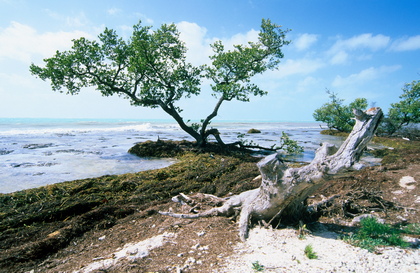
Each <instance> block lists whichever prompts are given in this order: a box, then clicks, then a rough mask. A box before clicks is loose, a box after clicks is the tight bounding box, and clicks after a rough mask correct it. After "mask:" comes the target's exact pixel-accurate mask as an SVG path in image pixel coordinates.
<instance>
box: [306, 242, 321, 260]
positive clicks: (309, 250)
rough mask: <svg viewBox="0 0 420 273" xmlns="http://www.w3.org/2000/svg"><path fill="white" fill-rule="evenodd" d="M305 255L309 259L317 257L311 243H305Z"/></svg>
mask: <svg viewBox="0 0 420 273" xmlns="http://www.w3.org/2000/svg"><path fill="white" fill-rule="evenodd" d="M304 253H305V256H306V257H308V258H309V259H318V255H317V254H316V252H315V251H314V249H313V247H312V245H307V246H306V247H305V250H304Z"/></svg>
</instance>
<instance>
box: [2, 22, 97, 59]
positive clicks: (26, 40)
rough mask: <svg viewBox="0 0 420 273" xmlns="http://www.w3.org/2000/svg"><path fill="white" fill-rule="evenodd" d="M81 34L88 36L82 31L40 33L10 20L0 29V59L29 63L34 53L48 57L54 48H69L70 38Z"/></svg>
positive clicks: (53, 51)
mask: <svg viewBox="0 0 420 273" xmlns="http://www.w3.org/2000/svg"><path fill="white" fill-rule="evenodd" d="M82 36H84V37H90V35H89V34H88V33H86V32H83V31H72V32H64V31H59V32H45V33H42V34H40V33H38V32H37V31H36V29H34V28H32V27H30V26H28V25H23V24H21V23H18V22H11V24H10V25H9V26H8V27H7V28H5V29H0V60H1V59H6V58H10V59H14V60H19V61H21V62H25V63H30V62H31V61H33V58H34V57H35V55H40V56H41V57H42V58H45V57H50V56H51V55H53V54H54V53H55V51H56V50H63V49H67V48H69V47H70V46H71V44H72V43H71V40H72V39H75V38H79V37H82Z"/></svg>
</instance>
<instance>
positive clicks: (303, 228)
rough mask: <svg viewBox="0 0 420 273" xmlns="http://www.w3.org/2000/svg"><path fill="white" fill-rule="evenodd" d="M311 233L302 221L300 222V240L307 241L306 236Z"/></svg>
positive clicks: (298, 231) (298, 232)
mask: <svg viewBox="0 0 420 273" xmlns="http://www.w3.org/2000/svg"><path fill="white" fill-rule="evenodd" d="M309 233H310V231H309V230H308V229H307V228H306V224H304V223H303V222H302V221H299V228H298V230H297V234H298V238H299V240H304V239H306V235H307V234H309Z"/></svg>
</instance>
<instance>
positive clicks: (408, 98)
mask: <svg viewBox="0 0 420 273" xmlns="http://www.w3.org/2000/svg"><path fill="white" fill-rule="evenodd" d="M402 91H403V94H402V95H401V96H400V99H401V101H399V102H397V103H392V104H391V107H390V108H389V110H388V115H387V117H386V118H385V119H384V121H383V123H382V126H381V128H380V129H381V130H380V131H381V132H382V133H387V134H394V133H395V132H397V131H398V130H400V129H401V128H402V127H403V126H406V125H409V124H413V123H420V80H418V81H413V82H411V83H406V84H405V85H404V87H403V88H402Z"/></svg>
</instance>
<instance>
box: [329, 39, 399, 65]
mask: <svg viewBox="0 0 420 273" xmlns="http://www.w3.org/2000/svg"><path fill="white" fill-rule="evenodd" d="M390 40H391V39H390V37H388V36H384V35H382V34H378V35H375V36H374V35H372V34H371V33H365V34H360V35H357V36H353V37H351V38H349V39H339V40H338V41H336V42H335V43H334V45H333V46H332V47H331V48H330V50H329V51H328V52H327V55H329V56H330V63H331V64H344V63H347V62H348V60H349V58H350V54H349V52H352V51H356V50H366V49H367V50H371V51H377V50H379V49H382V48H385V47H387V46H388V44H389V42H390Z"/></svg>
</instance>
